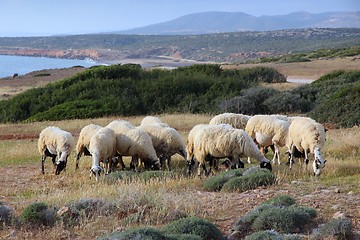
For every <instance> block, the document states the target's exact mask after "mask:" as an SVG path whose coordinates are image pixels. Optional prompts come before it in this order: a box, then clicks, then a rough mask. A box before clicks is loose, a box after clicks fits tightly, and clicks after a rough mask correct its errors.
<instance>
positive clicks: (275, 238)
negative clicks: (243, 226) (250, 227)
mask: <svg viewBox="0 0 360 240" xmlns="http://www.w3.org/2000/svg"><path fill="white" fill-rule="evenodd" d="M259 239H261V240H279V239H281V238H280V235H279V233H277V232H275V231H270V230H266V231H260V232H255V233H253V234H251V235H249V236H246V237H245V240H259Z"/></svg>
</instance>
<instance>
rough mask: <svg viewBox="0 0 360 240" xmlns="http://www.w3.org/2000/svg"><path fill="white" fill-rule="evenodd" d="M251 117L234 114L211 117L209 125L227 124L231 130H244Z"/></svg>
mask: <svg viewBox="0 0 360 240" xmlns="http://www.w3.org/2000/svg"><path fill="white" fill-rule="evenodd" d="M250 117H251V116H248V115H244V114H236V113H223V114H219V115H216V116H215V117H213V118H212V119H211V120H210V122H209V124H222V123H224V124H229V125H230V126H232V127H233V128H238V129H245V127H246V124H247V122H248V121H249V119H250Z"/></svg>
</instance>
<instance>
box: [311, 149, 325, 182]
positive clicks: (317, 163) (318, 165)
mask: <svg viewBox="0 0 360 240" xmlns="http://www.w3.org/2000/svg"><path fill="white" fill-rule="evenodd" d="M314 157H315V159H314V162H313V170H314V176H319V175H320V174H321V171H322V169H323V168H324V167H325V163H326V160H324V159H323V157H322V155H321V152H320V148H318V147H316V148H315V150H314Z"/></svg>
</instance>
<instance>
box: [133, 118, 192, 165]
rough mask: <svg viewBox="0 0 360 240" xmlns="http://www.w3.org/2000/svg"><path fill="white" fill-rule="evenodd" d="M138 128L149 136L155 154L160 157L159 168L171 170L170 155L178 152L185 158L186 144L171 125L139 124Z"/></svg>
mask: <svg viewBox="0 0 360 240" xmlns="http://www.w3.org/2000/svg"><path fill="white" fill-rule="evenodd" d="M138 128H140V129H142V130H144V131H146V132H147V133H148V134H149V136H150V137H151V140H152V143H153V146H154V148H155V151H156V154H157V156H158V157H159V159H160V165H161V168H162V169H163V170H164V169H165V165H166V164H165V162H166V160H167V168H168V170H169V171H171V156H172V155H174V154H176V153H178V154H180V155H181V156H182V157H183V158H184V159H185V160H186V144H185V140H184V138H183V136H182V135H181V134H180V133H179V132H178V131H176V130H175V129H174V128H171V127H161V126H160V125H157V124H151V125H140V126H139V127H138Z"/></svg>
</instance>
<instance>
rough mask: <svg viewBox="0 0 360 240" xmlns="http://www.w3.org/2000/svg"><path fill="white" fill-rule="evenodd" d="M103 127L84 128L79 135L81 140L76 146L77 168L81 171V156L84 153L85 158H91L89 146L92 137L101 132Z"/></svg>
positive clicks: (94, 125)
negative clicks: (98, 131)
mask: <svg viewBox="0 0 360 240" xmlns="http://www.w3.org/2000/svg"><path fill="white" fill-rule="evenodd" d="M100 128H101V126H99V125H96V124H89V125H87V126H85V127H83V128H82V129H81V131H80V134H79V139H78V141H77V144H76V152H77V154H76V168H75V169H79V160H80V157H81V155H82V154H83V153H84V155H85V156H90V152H89V144H90V139H91V137H92V136H93V135H94V134H95V133H96V131H97V130H99V129H100Z"/></svg>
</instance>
